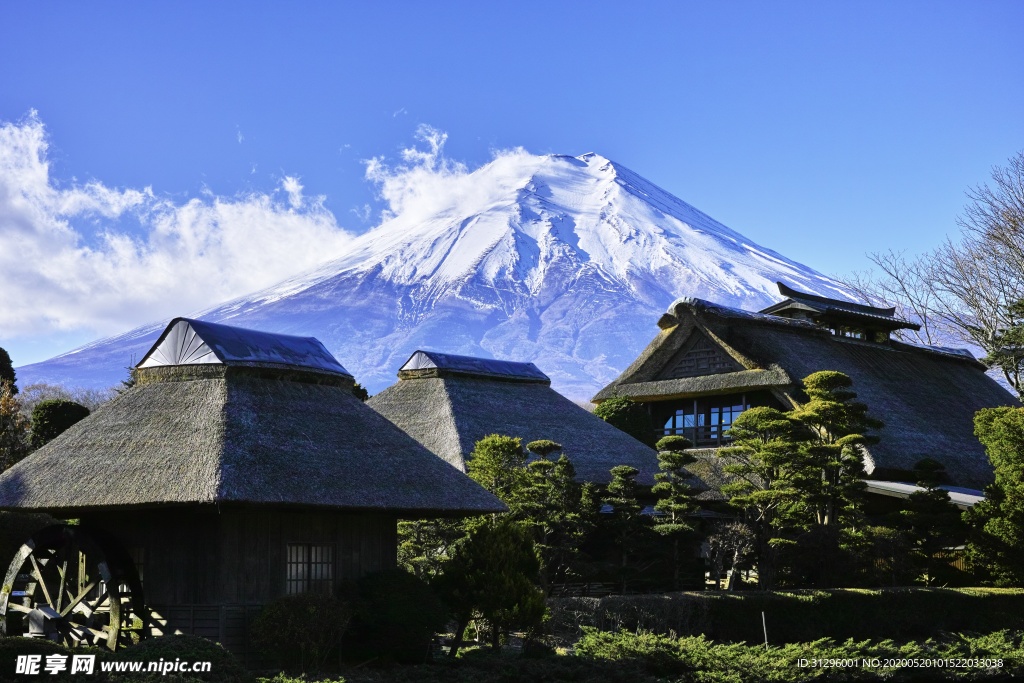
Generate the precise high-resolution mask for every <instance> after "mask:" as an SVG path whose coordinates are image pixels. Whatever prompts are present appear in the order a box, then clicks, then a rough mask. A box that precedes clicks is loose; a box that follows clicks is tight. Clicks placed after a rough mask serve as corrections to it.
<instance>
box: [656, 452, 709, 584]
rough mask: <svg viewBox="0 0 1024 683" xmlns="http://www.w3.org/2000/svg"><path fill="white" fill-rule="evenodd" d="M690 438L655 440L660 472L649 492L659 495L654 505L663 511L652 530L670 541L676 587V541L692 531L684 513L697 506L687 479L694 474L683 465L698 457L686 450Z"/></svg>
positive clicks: (677, 553) (677, 544)
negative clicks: (656, 441)
mask: <svg viewBox="0 0 1024 683" xmlns="http://www.w3.org/2000/svg"><path fill="white" fill-rule="evenodd" d="M692 447H693V442H692V441H690V440H689V439H687V438H686V437H682V436H666V437H665V438H663V439H661V440H660V441H658V443H657V449H658V467H659V468H660V469H661V472H659V473H658V474H655V475H654V479H655V480H656V481H657V483H656V484H655V485H654V487H653V488H651V493H653V494H655V495H657V496H658V502H657V503H656V504H655V506H654V509H655V510H657V511H658V512H660V513H662V515H663V516H662V517H660V518H655V525H654V531H655V533H657V534H658V535H660V536H663V537H664V538H665V539H667V540H669V541H671V542H672V586H673V588H674V589H675V590H679V543H680V541H681V540H682V539H683V538H685V537H686V536H687V535H688V534H690V533H691V532H692V531H693V526H692V525H691V524H689V523H687V521H686V516H687V515H689V514H692V513H693V512H696V511H697V510H698V509H699V506H698V505H697V504H696V503H694V502H693V493H692V489H691V488H690V485H689V484H687V483H686V480H687V479H690V478H691V477H692V476H693V475H692V474H690V473H689V472H688V471H687V470H686V466H687V465H690V464H692V463H694V462H695V461H696V460H697V458H695V457H694V456H693V455H692V454H690V453H688V452H687V450H688V449H690V448H692Z"/></svg>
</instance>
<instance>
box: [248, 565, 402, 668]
mask: <svg viewBox="0 0 1024 683" xmlns="http://www.w3.org/2000/svg"><path fill="white" fill-rule="evenodd" d="M406 576H408V574H406ZM350 618H351V610H350V609H349V607H348V606H347V605H346V604H345V603H344V602H342V601H341V600H339V599H338V598H337V597H334V596H332V595H319V594H316V593H302V594H299V595H288V596H285V597H283V598H278V599H277V600H275V601H274V602H272V603H270V604H269V605H267V606H266V607H264V608H263V610H262V611H261V612H260V614H259V616H258V617H256V619H255V620H254V621H253V623H252V626H251V627H250V632H249V636H250V639H251V641H252V643H253V646H254V647H255V648H256V649H257V650H258V651H260V652H262V653H263V654H264V656H266V657H267V658H269V659H270V660H272V661H274V662H276V663H277V664H278V665H279V666H281V667H283V668H287V669H298V670H303V671H305V670H306V669H312V670H316V669H319V668H321V667H322V666H323V665H324V664H326V663H328V662H336V661H337V660H338V653H339V647H340V645H341V637H342V635H344V633H345V628H346V627H347V626H348V622H349V619H350Z"/></svg>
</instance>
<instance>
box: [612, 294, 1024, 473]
mask: <svg viewBox="0 0 1024 683" xmlns="http://www.w3.org/2000/svg"><path fill="white" fill-rule="evenodd" d="M779 287H780V291H781V292H782V294H783V295H784V296H787V299H786V300H785V301H783V302H782V303H780V304H776V305H774V306H771V307H769V308H767V309H765V310H764V311H762V312H760V313H749V312H746V311H740V310H736V309H731V308H727V307H724V306H719V305H717V304H714V303H711V302H708V301H703V300H700V299H691V298H685V299H679V300H678V301H676V302H674V303H673V304H672V305H671V306H670V307H669V310H668V312H667V313H666V314H665V315H663V316H662V317H661V319H660V320H659V321H658V327H659V328H661V329H660V332H659V333H658V335H657V336H656V337H655V338H654V340H653V341H652V342H651V343H650V344H649V345H648V346H647V348H646V349H644V351H643V353H642V354H641V355H640V357H639V358H637V359H636V360H635V361H634V362H633V363H632V364H631V365H630V366H629V367H628V368H627V369H626V370H625V372H623V373H622V374H621V375H620V376H619V377H618V378H616V379H615V381H614V382H612V383H611V384H609V385H608V386H606V387H605V388H604V389H602V390H601V391H600V392H598V394H597V395H596V396H595V397H594V398H593V400H594V402H595V403H600V402H601V401H603V400H606V399H608V398H610V397H611V396H614V395H616V394H618V395H624V396H629V397H631V398H633V399H634V400H636V401H639V402H642V403H646V404H647V405H648V407H649V409H650V410H651V413H652V416H653V417H654V420H655V425H656V426H657V427H658V431H659V433H661V434H683V435H686V436H688V437H690V438H691V439H693V440H694V441H696V442H697V444H698V445H699V446H705V447H717V446H721V445H724V444H725V443H727V442H728V436H727V434H726V432H727V431H728V427H729V425H730V424H731V422H732V420H733V419H735V417H736V416H737V415H739V414H740V413H741V412H742V411H743V410H745V409H746V408H748V407H751V406H757V405H771V406H775V407H777V408H779V409H784V410H789V409H791V408H792V407H793V406H794V405H796V404H798V403H799V402H800V401H801V400H802V399H803V397H802V394H801V390H800V387H799V382H800V380H801V379H803V378H804V377H806V376H808V375H810V374H812V373H814V372H818V371H821V370H836V371H839V372H843V373H846V374H847V375H849V376H850V377H851V378H852V379H853V382H854V387H853V388H854V391H856V392H857V394H858V397H859V399H860V400H862V401H863V402H865V403H866V404H867V405H868V408H869V410H870V413H871V414H872V415H874V416H875V417H877V418H878V419H880V420H882V421H883V422H884V423H885V428H884V429H881V430H879V431H878V432H877V435H878V436H879V437H881V441H880V443H878V444H877V445H874V446H871V447H870V449H869V452H868V456H867V459H866V466H867V470H868V472H869V474H871V475H872V477H873V478H878V479H885V478H891V479H901V480H904V481H907V480H911V481H912V479H908V477H912V476H913V475H912V474H910V470H912V468H913V466H914V463H916V462H918V461H919V460H921V459H922V458H925V457H929V458H934V459H935V460H938V461H939V462H941V463H943V464H944V465H945V466H946V469H947V472H948V473H949V475H950V476H951V477H952V479H953V480H954V482H955V483H956V484H959V485H960V486H967V487H971V488H976V489H978V488H983V487H984V486H985V485H987V484H988V483H990V482H991V481H992V468H991V466H990V465H989V462H988V458H987V457H986V455H985V452H984V449H983V448H982V446H981V445H980V444H979V443H978V440H977V438H976V437H975V436H974V433H973V432H974V425H973V417H974V413H975V412H976V411H978V410H980V409H981V408H986V407H992V406H1001V405H1019V404H1018V402H1017V400H1016V399H1015V398H1014V397H1013V396H1012V395H1010V394H1009V393H1008V392H1007V391H1006V390H1005V389H1003V388H1002V387H1001V386H1000V385H999V384H998V383H996V382H995V381H993V380H992V379H991V378H990V377H988V376H987V375H986V374H985V370H986V368H985V366H984V365H982V364H981V363H980V362H978V361H977V360H975V359H974V357H973V356H972V355H971V354H970V352H968V351H965V350H959V349H945V348H936V347H922V346H916V345H913V344H907V343H903V342H899V341H897V340H895V339H891V338H890V333H891V332H892V331H893V330H895V329H900V328H910V327H914V325H913V324H912V323H909V322H906V321H901V320H899V319H898V318H896V317H895V315H894V311H893V310H892V309H880V308H873V307H870V306H859V305H856V304H850V303H848V302H844V301H838V300H832V299H826V298H824V297H819V296H815V295H810V294H804V293H801V292H796V291H794V290H791V289H789V288H788V287H785V286H784V285H781V284H780V286H779ZM803 400H806V399H803Z"/></svg>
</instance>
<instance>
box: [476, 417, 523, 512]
mask: <svg viewBox="0 0 1024 683" xmlns="http://www.w3.org/2000/svg"><path fill="white" fill-rule="evenodd" d="M525 462H526V452H525V451H524V450H523V446H522V440H521V439H518V438H513V437H511V436H502V435H500V434H490V435H488V436H485V437H484V438H482V439H480V440H479V441H477V442H476V445H475V447H474V448H473V453H472V454H471V455H470V459H469V462H468V463H467V465H466V474H468V475H469V477H470V478H471V479H473V480H474V481H476V482H477V483H479V484H480V485H481V486H483V487H484V488H485V489H487V490H488V491H490V492H491V493H493V494H494V495H496V496H497V497H498V498H500V499H501V500H502V502H503V503H505V504H506V505H508V506H509V510H510V511H511V512H512V513H513V514H514V515H516V514H518V513H519V512H520V506H521V505H522V503H523V499H522V494H523V489H524V488H525V487H526V485H527V476H526V468H525V466H524V463H525Z"/></svg>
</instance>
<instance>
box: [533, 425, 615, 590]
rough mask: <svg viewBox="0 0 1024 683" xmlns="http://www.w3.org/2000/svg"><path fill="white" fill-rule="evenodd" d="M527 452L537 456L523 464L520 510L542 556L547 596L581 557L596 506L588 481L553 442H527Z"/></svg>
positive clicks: (594, 490)
mask: <svg viewBox="0 0 1024 683" xmlns="http://www.w3.org/2000/svg"><path fill="white" fill-rule="evenodd" d="M526 450H528V451H529V452H531V453H533V454H535V455H536V456H537V459H536V460H534V461H533V462H531V463H530V464H529V465H528V466H527V482H528V483H527V486H526V488H525V489H524V492H523V499H524V503H523V505H522V508H521V510H522V512H521V514H522V515H523V517H524V519H525V521H526V523H527V524H528V525H530V526H531V527H532V528H533V530H534V539H535V541H536V543H537V549H538V551H539V552H540V555H541V560H542V563H541V572H540V586H541V589H542V590H543V591H544V594H545V595H547V594H549V593H550V591H551V585H552V583H558V582H564V581H565V580H566V578H567V576H568V575H569V574H570V573H571V572H572V571H573V567H574V565H575V564H576V562H577V560H578V558H579V557H580V545H581V544H582V543H583V540H584V539H585V537H586V535H587V534H588V533H589V532H590V530H591V529H593V527H594V524H595V521H596V517H597V512H598V509H599V508H600V505H599V504H598V502H597V497H596V488H595V487H594V485H593V484H589V483H587V484H579V483H578V482H577V481H576V468H575V467H573V464H572V461H571V460H570V459H569V458H568V456H566V455H565V454H564V453H562V454H561V456H560V457H559V458H558V460H556V461H552V460H550V459H549V456H551V455H553V454H554V453H556V452H559V451H561V450H562V446H561V444H557V443H555V442H554V441H532V442H530V443H529V444H527V445H526Z"/></svg>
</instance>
